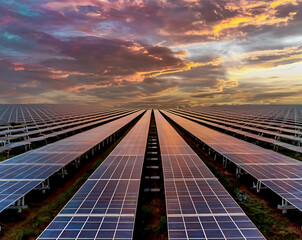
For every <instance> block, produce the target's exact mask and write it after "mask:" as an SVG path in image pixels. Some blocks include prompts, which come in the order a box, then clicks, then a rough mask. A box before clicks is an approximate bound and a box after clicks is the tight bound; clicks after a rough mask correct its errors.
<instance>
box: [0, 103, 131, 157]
mask: <svg viewBox="0 0 302 240" xmlns="http://www.w3.org/2000/svg"><path fill="white" fill-rule="evenodd" d="M8 106H10V107H11V111H3V110H2V112H3V113H2V115H1V111H0V115H1V116H2V120H3V118H4V117H7V115H8V114H10V115H12V111H13V110H15V111H16V109H21V110H22V112H24V111H25V109H26V110H27V111H28V113H30V114H33V113H35V114H36V115H37V116H38V117H39V119H36V120H35V118H34V117H33V116H32V115H30V116H31V118H29V119H25V118H24V120H23V122H19V123H18V124H16V123H15V122H13V123H11V122H7V123H6V125H3V126H2V128H1V129H0V152H2V151H5V150H11V149H13V148H17V147H22V146H28V145H30V144H32V143H34V142H39V141H43V142H47V141H48V139H50V138H52V139H54V138H56V139H57V140H58V139H59V137H61V136H65V137H66V136H67V134H69V135H70V134H74V133H75V132H76V131H79V130H82V129H88V128H92V127H96V126H98V125H100V124H101V123H103V122H104V121H107V120H108V121H110V120H112V119H114V118H117V117H121V116H123V115H126V114H130V113H131V112H134V111H130V110H127V109H123V110H122V109H115V110H110V109H108V110H99V111H97V112H96V111H95V110H93V109H90V108H88V109H86V108H84V109H79V110H78V112H77V111H75V112H73V111H72V112H70V109H73V108H74V106H73V105H66V106H64V105H63V106H61V107H63V108H62V109H61V110H63V109H65V111H66V112H67V113H68V114H70V115H66V112H65V113H63V114H62V115H61V116H60V117H59V116H57V115H56V111H54V110H53V109H52V111H50V112H47V114H46V113H45V112H46V109H47V110H48V108H49V107H50V106H52V105H46V106H47V107H46V108H45V109H44V108H43V105H42V106H40V105H34V106H31V105H29V106H27V105H20V106H19V107H14V105H8ZM52 107H53V106H52ZM28 109H30V110H31V111H29V110H28ZM42 110H43V111H42ZM19 111H20V110H19ZM38 112H39V113H40V114H38ZM16 113H18V111H17V112H15V114H16ZM59 113H61V111H60V112H59ZM42 114H43V115H42ZM52 114H53V115H52ZM37 116H36V118H37ZM11 119H12V118H11V117H10V118H9V119H8V120H7V121H12V120H11ZM38 120H39V121H38Z"/></svg>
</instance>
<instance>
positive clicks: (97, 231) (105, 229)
mask: <svg viewBox="0 0 302 240" xmlns="http://www.w3.org/2000/svg"><path fill="white" fill-rule="evenodd" d="M150 116H151V111H147V113H145V115H144V116H143V117H142V118H141V119H140V120H139V121H138V123H137V124H136V125H135V126H134V127H133V128H132V129H131V131H130V132H129V133H128V134H127V135H126V137H125V138H124V139H123V140H122V141H121V142H120V143H119V144H118V146H117V147H116V148H115V149H114V150H113V152H112V153H111V154H110V155H109V156H108V157H107V158H106V159H105V160H104V162H103V163H102V164H101V165H100V166H99V167H98V168H97V169H96V171H95V172H94V173H93V174H92V175H91V176H90V178H89V179H88V180H87V181H86V182H85V183H84V185H83V186H82V187H81V188H80V190H79V191H78V192H77V193H76V194H75V195H74V197H73V198H72V199H71V200H70V201H69V202H68V204H67V205H66V206H65V207H64V208H63V209H62V210H61V212H60V213H59V214H58V215H57V217H56V218H55V219H54V220H53V221H52V222H51V223H50V225H49V226H48V227H47V228H46V230H44V232H43V233H42V234H41V235H40V236H39V238H38V239H41V240H42V239H48V240H54V239H123V240H126V239H132V235H133V227H134V220H135V213H136V207H137V201H138V193H139V186H140V180H141V173H142V167H143V161H144V155H145V149H146V144H147V137H148V130H149V124H150Z"/></svg>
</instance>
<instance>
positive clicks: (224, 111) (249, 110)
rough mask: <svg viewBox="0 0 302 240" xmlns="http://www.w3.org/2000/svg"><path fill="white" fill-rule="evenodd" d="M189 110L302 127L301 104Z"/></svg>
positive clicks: (295, 127)
mask: <svg viewBox="0 0 302 240" xmlns="http://www.w3.org/2000/svg"><path fill="white" fill-rule="evenodd" d="M186 109H187V110H189V111H198V112H203V113H204V112H206V113H208V114H211V115H212V116H214V115H215V116H217V115H218V116H224V117H225V118H227V119H233V120H234V119H237V120H244V121H245V122H250V123H258V124H261V125H266V126H275V127H281V128H282V129H284V131H285V130H286V129H300V130H301V129H302V106H301V105H235V106H232V105H229V106H228V105H222V106H218V105H217V106H210V107H194V108H186Z"/></svg>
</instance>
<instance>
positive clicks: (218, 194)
mask: <svg viewBox="0 0 302 240" xmlns="http://www.w3.org/2000/svg"><path fill="white" fill-rule="evenodd" d="M150 115H151V112H150V111H148V112H147V113H146V114H145V115H144V116H143V117H142V118H141V119H140V120H139V122H138V123H137V124H136V125H135V126H134V127H133V129H132V130H131V131H130V132H129V133H128V134H127V135H126V137H125V138H124V139H123V140H122V141H121V143H120V144H119V145H118V146H117V147H116V148H115V149H114V151H113V152H112V153H111V154H110V155H109V156H108V157H107V158H106V159H105V161H104V162H103V163H102V164H101V165H100V166H99V167H98V169H96V171H95V172H94V173H93V174H92V175H91V177H90V178H89V179H88V180H87V181H86V183H85V184H84V185H83V187H82V188H81V189H80V190H79V191H78V192H77V193H76V194H75V195H74V197H73V198H72V199H71V200H70V201H69V202H68V203H67V205H66V206H65V207H64V208H63V209H62V210H61V212H60V213H59V214H58V215H57V216H56V218H55V219H54V220H53V221H52V222H51V223H50V224H49V226H48V227H47V228H46V229H45V231H44V232H43V233H42V234H41V235H40V236H39V238H38V239H44V240H45V239H49V240H51V239H53V240H54V239H124V240H125V239H132V237H133V229H134V223H135V214H136V207H137V200H138V194H139V186H140V180H141V173H142V166H143V161H144V155H145V150H146V143H147V137H148V128H149V123H150ZM155 120H156V125H157V131H158V135H159V143H160V149H161V158H162V162H163V169H164V183H165V196H166V208H167V217H168V235H169V239H171V240H174V239H175V240H176V239H178V240H181V239H217V240H219V239H233V240H236V239H259V240H261V239H265V238H264V237H263V236H262V234H261V233H260V232H259V231H258V229H257V228H256V227H255V226H254V224H253V223H252V222H251V221H250V220H249V219H248V217H247V216H246V215H245V213H244V212H243V211H242V209H241V208H240V207H239V206H238V204H237V203H236V202H235V201H234V199H232V197H231V196H230V195H229V194H228V193H227V191H226V190H225V189H224V188H223V186H222V185H221V184H220V183H219V181H218V180H217V179H216V178H215V177H214V175H213V174H212V173H211V172H210V170H209V169H208V168H207V167H206V166H205V164H204V163H203V162H202V160H201V159H200V158H199V157H198V156H197V155H196V154H195V153H194V152H193V150H192V149H191V148H190V147H189V146H188V145H187V144H186V143H185V141H184V140H183V139H182V138H181V137H180V136H179V135H178V133H177V132H176V131H175V130H174V129H173V128H172V126H171V125H170V124H169V123H168V122H167V121H166V120H165V119H164V118H163V117H162V116H161V114H160V113H159V112H158V111H155Z"/></svg>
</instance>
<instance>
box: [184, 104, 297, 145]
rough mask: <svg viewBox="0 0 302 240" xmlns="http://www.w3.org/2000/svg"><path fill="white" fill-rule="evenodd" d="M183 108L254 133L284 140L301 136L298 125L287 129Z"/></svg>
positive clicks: (208, 118)
mask: <svg viewBox="0 0 302 240" xmlns="http://www.w3.org/2000/svg"><path fill="white" fill-rule="evenodd" d="M183 110H184V112H187V113H190V114H195V115H199V116H200V117H202V118H203V119H205V120H208V121H213V122H215V123H220V124H222V125H226V126H231V127H234V128H239V129H244V130H246V131H253V132H256V133H263V134H266V135H268V136H273V137H280V138H284V139H286V140H292V141H302V138H301V135H302V132H301V131H300V129H302V128H300V127H299V126H297V128H296V129H288V128H284V127H277V126H271V125H270V124H269V123H268V124H263V123H255V122H253V121H249V120H244V119H240V117H238V116H237V117H236V119H234V118H229V117H228V116H225V115H224V114H221V115H215V114H209V113H205V112H201V111H198V110H197V111H186V109H183ZM299 136H300V137H299Z"/></svg>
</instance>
